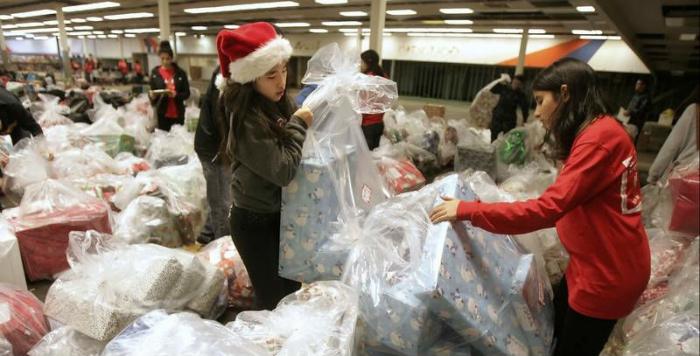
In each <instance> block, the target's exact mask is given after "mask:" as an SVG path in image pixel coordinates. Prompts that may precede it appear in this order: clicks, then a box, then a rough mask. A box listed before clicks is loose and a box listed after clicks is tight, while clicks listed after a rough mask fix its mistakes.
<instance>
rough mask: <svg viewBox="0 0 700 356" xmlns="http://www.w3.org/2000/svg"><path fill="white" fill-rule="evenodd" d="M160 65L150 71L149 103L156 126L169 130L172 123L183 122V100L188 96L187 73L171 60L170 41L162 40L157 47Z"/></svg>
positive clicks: (181, 123)
mask: <svg viewBox="0 0 700 356" xmlns="http://www.w3.org/2000/svg"><path fill="white" fill-rule="evenodd" d="M158 55H159V56H160V62H161V65H159V66H157V67H155V68H153V71H151V83H150V84H151V91H150V92H149V93H148V97H149V99H151V104H152V105H153V106H155V110H156V114H157V115H158V128H159V129H161V130H163V131H170V128H171V127H172V126H173V125H184V124H185V100H187V98H189V97H190V83H189V81H188V80H187V73H185V71H184V70H182V69H181V68H180V67H179V66H178V65H177V63H175V62H174V61H173V50H172V48H171V47H170V42H168V41H163V42H161V43H160V48H159V49H158Z"/></svg>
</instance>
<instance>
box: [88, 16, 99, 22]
mask: <svg viewBox="0 0 700 356" xmlns="http://www.w3.org/2000/svg"><path fill="white" fill-rule="evenodd" d="M85 19H86V20H88V21H90V22H100V21H102V18H101V17H99V16H89V17H86V18H85Z"/></svg>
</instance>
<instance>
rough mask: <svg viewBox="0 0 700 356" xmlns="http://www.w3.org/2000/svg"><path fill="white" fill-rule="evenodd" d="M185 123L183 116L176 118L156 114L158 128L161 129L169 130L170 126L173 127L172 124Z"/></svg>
mask: <svg viewBox="0 0 700 356" xmlns="http://www.w3.org/2000/svg"><path fill="white" fill-rule="evenodd" d="M184 124H185V117H184V116H182V117H179V118H177V119H171V118H167V117H165V115H163V116H160V115H158V128H159V129H161V130H163V131H170V128H171V127H173V125H184Z"/></svg>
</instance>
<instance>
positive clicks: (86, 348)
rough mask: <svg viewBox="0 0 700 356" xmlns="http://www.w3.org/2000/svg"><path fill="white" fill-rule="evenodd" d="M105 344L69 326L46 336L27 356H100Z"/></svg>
mask: <svg viewBox="0 0 700 356" xmlns="http://www.w3.org/2000/svg"><path fill="white" fill-rule="evenodd" d="M104 347H105V344H104V343H102V342H100V341H97V340H94V339H92V338H89V337H87V336H85V335H83V334H81V333H80V332H78V331H76V330H75V329H73V328H71V327H70V326H62V327H60V328H58V329H55V330H53V331H51V332H50V333H48V334H46V335H45V336H44V337H43V338H42V339H41V341H39V343H38V344H36V346H34V348H32V350H31V351H29V356H69V355H70V356H100V354H101V353H102V350H103V349H104Z"/></svg>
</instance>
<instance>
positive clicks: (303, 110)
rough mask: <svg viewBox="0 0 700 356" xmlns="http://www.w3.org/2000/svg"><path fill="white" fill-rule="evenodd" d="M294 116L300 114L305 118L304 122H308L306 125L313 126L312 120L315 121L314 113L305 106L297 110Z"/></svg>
mask: <svg viewBox="0 0 700 356" xmlns="http://www.w3.org/2000/svg"><path fill="white" fill-rule="evenodd" d="M294 116H298V117H299V118H301V119H302V120H304V123H306V127H311V122H313V121H314V113H312V112H311V110H309V108H307V107H303V108H301V109H299V110H297V112H295V113H294Z"/></svg>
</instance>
